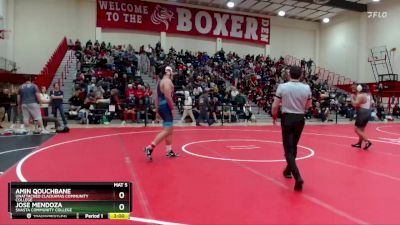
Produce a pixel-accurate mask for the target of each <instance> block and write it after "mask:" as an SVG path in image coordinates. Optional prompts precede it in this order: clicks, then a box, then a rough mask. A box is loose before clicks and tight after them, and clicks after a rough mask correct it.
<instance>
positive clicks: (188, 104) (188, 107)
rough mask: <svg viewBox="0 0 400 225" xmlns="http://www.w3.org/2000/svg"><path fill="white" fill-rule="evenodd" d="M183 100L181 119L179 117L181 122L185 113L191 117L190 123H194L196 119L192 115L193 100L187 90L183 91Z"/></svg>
mask: <svg viewBox="0 0 400 225" xmlns="http://www.w3.org/2000/svg"><path fill="white" fill-rule="evenodd" d="M184 93H185V101H184V105H183V115H182V119H181V123H183V122H184V121H185V118H186V116H187V115H189V116H190V119H192V123H194V122H195V121H196V120H195V119H194V115H193V110H192V108H193V100H192V97H190V93H189V91H185V92H184Z"/></svg>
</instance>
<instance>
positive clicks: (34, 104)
mask: <svg viewBox="0 0 400 225" xmlns="http://www.w3.org/2000/svg"><path fill="white" fill-rule="evenodd" d="M17 101H18V105H19V106H20V107H21V111H22V117H23V120H24V125H25V127H28V126H29V120H30V118H31V117H32V118H33V120H34V121H35V122H37V124H38V125H39V128H40V129H41V133H42V134H48V133H49V132H48V131H47V130H46V129H45V128H44V127H43V121H42V115H41V112H40V106H39V102H40V95H39V88H38V87H37V86H36V85H35V84H32V83H31V82H30V81H27V82H25V83H24V84H23V85H21V87H20V88H19V91H18V100H17Z"/></svg>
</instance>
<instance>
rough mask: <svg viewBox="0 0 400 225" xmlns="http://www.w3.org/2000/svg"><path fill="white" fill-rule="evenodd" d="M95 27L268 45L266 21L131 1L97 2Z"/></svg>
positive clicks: (259, 18) (268, 32)
mask: <svg viewBox="0 0 400 225" xmlns="http://www.w3.org/2000/svg"><path fill="white" fill-rule="evenodd" d="M97 27H102V28H117V29H132V30H145V31H154V32H167V33H175V34H185V35H193V36H207V37H214V38H216V37H220V38H223V39H232V40H238V41H246V42H251V43H256V44H263V45H265V44H269V43H270V19H269V18H262V17H253V16H244V15H239V14H234V13H226V12H218V11H211V10H203V9H195V8H189V7H181V6H176V5H166V4H159V3H152V2H144V1H137V0H136V1H135V0H131V1H130V0H97Z"/></svg>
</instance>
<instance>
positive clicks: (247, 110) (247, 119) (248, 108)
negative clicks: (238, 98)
mask: <svg viewBox="0 0 400 225" xmlns="http://www.w3.org/2000/svg"><path fill="white" fill-rule="evenodd" d="M243 112H244V119H245V122H251V121H252V116H253V113H252V112H251V106H250V104H249V103H246V104H245V105H244V106H243Z"/></svg>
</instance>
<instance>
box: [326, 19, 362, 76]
mask: <svg viewBox="0 0 400 225" xmlns="http://www.w3.org/2000/svg"><path fill="white" fill-rule="evenodd" d="M360 16H362V15H361V13H356V12H346V13H343V14H341V15H339V16H336V17H334V18H333V19H332V20H331V22H330V23H328V24H323V23H321V25H320V48H319V56H320V57H319V66H321V67H323V68H325V69H327V70H329V71H332V72H335V73H338V74H341V75H345V76H346V77H349V78H352V79H353V80H359V61H358V57H359V40H360V39H361V38H362V37H361V36H360V25H361V18H360Z"/></svg>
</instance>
